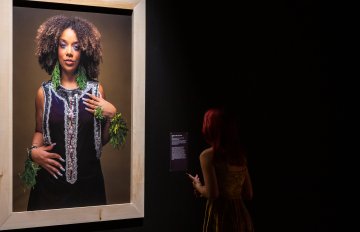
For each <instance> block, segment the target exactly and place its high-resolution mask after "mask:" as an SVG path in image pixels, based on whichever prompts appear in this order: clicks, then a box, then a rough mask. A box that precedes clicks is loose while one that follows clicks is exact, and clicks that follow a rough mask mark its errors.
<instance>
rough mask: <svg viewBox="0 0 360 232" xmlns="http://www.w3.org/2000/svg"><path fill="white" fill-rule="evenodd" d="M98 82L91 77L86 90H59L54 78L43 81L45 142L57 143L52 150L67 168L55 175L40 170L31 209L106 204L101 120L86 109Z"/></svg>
mask: <svg viewBox="0 0 360 232" xmlns="http://www.w3.org/2000/svg"><path fill="white" fill-rule="evenodd" d="M98 87H99V85H98V83H97V82H93V81H88V82H87V85H86V87H85V89H84V90H80V89H73V90H68V89H65V88H64V87H62V86H60V87H58V89H57V90H55V89H54V88H53V86H52V85H51V81H48V82H45V83H43V84H42V88H43V90H44V95H45V103H44V113H43V124H42V133H43V138H44V143H45V144H52V143H56V145H55V146H54V149H53V150H52V151H51V152H54V153H57V154H59V155H60V156H61V157H62V158H63V159H64V160H65V162H61V161H59V162H60V163H62V165H63V167H64V168H65V171H60V172H61V173H62V176H59V175H58V179H56V178H55V177H53V176H52V175H51V174H50V173H48V172H47V171H46V170H45V169H44V168H41V169H40V170H39V171H38V175H37V177H36V185H35V186H34V188H33V189H32V190H31V192H30V197H29V202H28V210H43V209H56V208H69V207H81V206H92V205H104V204H106V195H105V186H104V178H103V174H102V170H101V164H100V156H101V148H102V146H101V127H102V125H101V121H99V120H97V119H95V117H94V115H93V114H92V113H90V112H88V111H86V110H85V104H83V101H82V98H83V97H85V98H86V97H87V95H85V93H91V94H94V95H96V96H98V95H99V93H98Z"/></svg>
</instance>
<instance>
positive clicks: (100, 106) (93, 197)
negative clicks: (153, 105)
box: [21, 15, 127, 210]
mask: <svg viewBox="0 0 360 232" xmlns="http://www.w3.org/2000/svg"><path fill="white" fill-rule="evenodd" d="M100 39H101V34H100V32H99V31H98V29H97V28H96V27H95V26H94V25H93V24H92V23H91V22H89V21H87V20H86V19H83V18H79V17H68V16H63V15H57V16H53V17H50V18H48V19H47V20H46V21H45V22H43V23H42V24H41V25H40V27H39V28H38V31H37V35H36V56H37V58H38V61H39V64H40V66H41V68H42V69H44V70H45V71H46V72H47V73H48V74H49V75H50V76H51V78H50V80H49V81H46V82H43V83H42V85H41V86H40V88H39V89H38V91H37V93H36V98H35V112H36V113H35V114H36V122H35V125H36V126H35V132H34V135H33V139H32V144H31V146H30V147H29V148H28V159H27V161H26V163H25V171H24V172H23V173H22V175H21V178H22V180H23V182H25V184H26V185H27V186H28V187H30V188H31V191H30V196H29V202H28V210H42V209H55V208H68V207H81V206H91V205H103V204H106V195H105V187H104V178H103V173H102V170H101V163H100V158H101V152H102V147H103V146H104V145H106V144H107V143H108V142H109V141H110V143H111V144H112V145H113V146H114V147H118V146H119V145H121V144H122V143H123V142H124V140H125V137H126V133H127V128H126V124H125V122H124V120H123V119H122V117H121V114H120V113H118V112H117V109H116V108H115V106H114V105H113V104H112V103H111V102H109V101H107V100H106V95H105V91H104V89H103V87H102V85H101V84H100V82H99V81H98V79H97V78H98V75H99V64H100V62H101V60H102V48H101V43H100Z"/></svg>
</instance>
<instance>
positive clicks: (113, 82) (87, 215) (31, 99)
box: [0, 0, 146, 230]
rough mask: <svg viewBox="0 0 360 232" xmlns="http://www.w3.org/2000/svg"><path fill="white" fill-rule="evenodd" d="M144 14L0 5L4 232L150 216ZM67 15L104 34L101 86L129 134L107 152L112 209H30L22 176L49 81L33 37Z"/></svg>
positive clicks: (128, 1) (118, 5)
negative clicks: (41, 92)
mask: <svg viewBox="0 0 360 232" xmlns="http://www.w3.org/2000/svg"><path fill="white" fill-rule="evenodd" d="M16 2H26V4H16ZM42 4H43V5H46V4H48V5H51V4H55V5H56V4H58V5H57V6H59V4H61V6H63V7H52V8H51V7H50V8H49V7H45V8H42ZM145 8H146V7H145V0H114V1H106V0H94V1H83V0H44V1H30V0H29V1H14V2H13V1H12V0H4V1H1V2H0V18H1V20H0V29H1V31H2V32H3V35H2V36H1V37H0V42H1V44H0V48H1V52H2V54H3V55H2V56H1V57H0V76H1V78H0V87H1V91H0V103H1V105H0V106H1V109H2V113H1V114H0V146H1V147H2V153H1V154H0V230H8V229H18V228H31V227H43V226H55V225H66V224H77V223H86V222H100V221H111V220H122V219H131V218H142V217H144V160H145V159H144V157H145V57H146V56H145V40H146V37H145V29H146V28H145V26H146V23H145V13H146V12H145ZM69 9H70V10H69ZM83 9H85V10H83ZM60 14H61V15H68V16H79V17H82V18H85V19H87V20H88V21H90V22H91V23H93V24H94V25H95V26H96V27H97V28H98V29H99V31H100V33H101V43H102V48H103V60H102V62H101V64H100V74H99V81H100V83H101V84H102V86H103V87H104V90H105V92H106V98H107V99H108V100H109V101H111V102H112V103H113V104H114V105H115V107H116V108H117V109H118V111H119V112H121V113H122V115H123V117H124V118H125V120H126V122H127V126H128V128H129V133H128V135H127V138H126V142H125V144H124V145H123V146H122V147H121V148H120V149H115V148H113V147H111V145H110V144H107V145H105V146H104V147H103V150H102V156H101V166H102V170H103V175H104V182H105V190H106V199H107V204H106V205H96V206H85V207H73V208H60V209H47V210H35V211H27V201H28V198H29V190H28V189H26V188H24V186H23V185H22V184H21V181H20V178H19V174H20V172H21V171H22V170H23V169H24V161H25V159H26V148H27V147H29V145H31V140H32V135H33V133H34V127H35V94H36V90H37V89H38V88H39V86H40V85H41V83H42V82H43V81H46V80H48V79H49V75H48V74H46V72H45V71H44V70H41V68H40V66H39V64H38V63H37V62H38V61H37V58H36V57H35V55H34V49H35V42H34V39H35V36H36V30H37V28H38V27H39V26H40V24H41V23H42V22H43V21H44V20H46V19H47V18H49V17H51V16H54V15H60Z"/></svg>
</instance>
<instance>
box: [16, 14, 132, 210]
mask: <svg viewBox="0 0 360 232" xmlns="http://www.w3.org/2000/svg"><path fill="white" fill-rule="evenodd" d="M13 13H14V15H13V25H14V27H13V35H14V39H13V54H14V60H13V86H14V87H13V122H14V123H13V131H14V133H13V154H14V159H13V160H14V163H13V174H14V175H13V176H14V179H13V211H24V210H26V206H27V200H28V194H29V191H28V190H25V191H24V188H23V186H22V185H21V183H20V179H19V176H18V174H19V173H20V172H21V171H22V170H23V168H24V161H25V158H26V148H27V147H29V146H31V141H32V136H33V133H34V129H35V112H34V109H35V94H36V91H37V89H38V88H39V87H40V85H41V83H42V82H43V81H46V80H49V78H50V77H49V75H48V74H47V73H46V72H45V71H44V70H41V68H40V66H39V64H38V61H37V58H36V57H35V55H34V54H35V42H34V39H35V36H36V30H37V28H38V27H39V25H40V24H41V23H42V22H43V21H44V20H45V19H47V18H48V17H50V16H53V15H56V14H64V15H76V16H80V17H83V18H85V19H88V20H89V21H91V22H92V23H93V24H94V25H95V26H96V27H97V28H98V29H99V31H100V33H101V34H102V46H103V63H102V64H101V65H100V76H99V81H100V83H101V84H102V85H103V87H104V90H105V94H106V97H107V100H108V101H110V102H111V103H113V104H114V105H115V106H116V108H117V109H118V111H119V112H121V113H122V114H123V116H124V117H125V119H126V121H127V124H128V127H129V128H130V127H131V16H129V15H117V14H100V13H91V12H72V11H59V10H48V9H36V8H24V7H14V12H13ZM130 129H131V128H130ZM130 131H131V130H130ZM130 138H131V135H130V134H129V135H128V137H127V142H126V144H125V146H124V147H123V148H122V149H120V150H116V149H113V148H112V147H111V145H110V144H107V145H106V146H105V147H104V148H103V153H102V158H101V162H102V167H103V173H104V178H105V188H106V195H107V199H108V203H109V204H117V203H126V202H129V201H130V158H131V153H130V145H131V140H130Z"/></svg>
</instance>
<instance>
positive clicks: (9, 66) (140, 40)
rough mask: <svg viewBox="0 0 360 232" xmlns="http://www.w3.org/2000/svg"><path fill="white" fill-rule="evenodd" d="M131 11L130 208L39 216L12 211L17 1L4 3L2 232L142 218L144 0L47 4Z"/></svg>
mask: <svg viewBox="0 0 360 232" xmlns="http://www.w3.org/2000/svg"><path fill="white" fill-rule="evenodd" d="M38 2H53V3H63V4H77V5H86V6H96V7H107V8H115V9H131V10H132V11H133V13H132V51H131V56H132V57H131V65H132V67H131V82H132V83H131V86H132V91H131V94H132V95H131V99H132V102H131V112H132V113H131V125H129V128H130V130H131V131H130V136H131V162H130V165H131V167H130V170H131V171H130V202H128V203H123V204H111V205H101V206H89V207H78V208H63V209H52V210H38V211H23V212H14V211H13V141H12V140H13V98H12V94H13V91H12V89H13V80H12V78H13V50H12V46H13V38H12V36H13V33H12V30H13V21H12V20H13V15H12V14H13V13H12V12H13V10H12V9H13V1H12V0H4V1H0V30H1V32H2V35H1V36H0V51H1V54H2V55H1V57H0V108H1V109H2V113H1V114H0V147H1V150H2V152H1V153H0V230H9V229H19V228H31V227H43V226H54V225H65V224H77V223H86V222H100V221H110V220H122V219H131V218H143V217H144V179H145V178H144V166H145V165H144V161H145V57H146V56H145V42H146V36H145V35H146V33H145V30H146V23H145V21H146V18H145V13H146V10H145V9H146V7H145V4H146V2H145V0H113V1H106V0H89V1H85V0H44V1H38Z"/></svg>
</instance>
